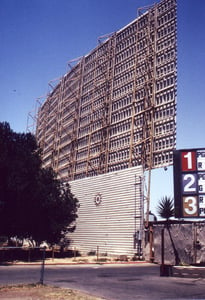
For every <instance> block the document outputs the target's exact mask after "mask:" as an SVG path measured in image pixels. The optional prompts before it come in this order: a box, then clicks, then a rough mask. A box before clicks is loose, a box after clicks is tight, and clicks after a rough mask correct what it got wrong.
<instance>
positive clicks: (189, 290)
mask: <svg viewBox="0 0 205 300" xmlns="http://www.w3.org/2000/svg"><path fill="white" fill-rule="evenodd" d="M44 275H45V276H44V283H45V284H49V285H55V286H60V287H66V288H73V289H78V290H81V291H85V292H88V293H90V294H93V295H96V296H100V297H104V298H105V299H108V300H134V299H152V300H155V299H156V300H158V299H195V300H196V299H205V279H190V278H174V277H160V276H159V266H157V265H153V264H133V265H120V264H119V265H81V266H79V265H78V266H66V265H64V266H46V267H45V274H44ZM39 279H40V266H0V285H3V284H11V283H36V282H38V281H39Z"/></svg>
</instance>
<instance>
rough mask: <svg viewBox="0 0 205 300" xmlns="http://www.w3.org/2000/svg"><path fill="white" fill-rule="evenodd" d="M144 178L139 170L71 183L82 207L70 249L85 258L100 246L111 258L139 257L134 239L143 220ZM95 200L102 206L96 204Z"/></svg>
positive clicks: (70, 235)
mask: <svg viewBox="0 0 205 300" xmlns="http://www.w3.org/2000/svg"><path fill="white" fill-rule="evenodd" d="M142 176H143V173H142V168H141V166H140V167H133V168H129V169H124V170H121V171H116V172H112V173H107V174H103V175H98V176H96V177H89V178H83V179H79V180H75V181H72V182H70V185H71V190H72V192H73V194H74V195H75V196H76V197H77V198H78V200H79V203H80V208H79V210H78V219H77V227H76V230H75V232H74V233H72V234H69V238H71V239H72V244H71V246H72V247H76V249H78V250H79V251H80V252H81V253H82V254H87V253H88V252H90V251H96V250H97V246H98V247H99V252H100V253H107V254H108V255H116V254H117V255H119V254H126V255H133V254H134V253H136V249H133V248H134V247H133V245H134V241H133V235H134V233H135V232H136V231H138V230H140V224H141V222H140V220H141V217H142V216H143V211H142V209H141V204H140V203H142V199H143V195H142V190H143V189H142V186H141V184H140V180H141V178H142ZM96 196H97V197H98V198H97V199H98V200H97V201H99V202H100V203H97V204H96V203H95V199H96ZM135 217H136V218H135Z"/></svg>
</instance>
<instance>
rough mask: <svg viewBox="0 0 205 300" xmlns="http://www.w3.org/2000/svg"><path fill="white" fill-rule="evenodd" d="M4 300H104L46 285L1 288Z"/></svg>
mask: <svg viewBox="0 0 205 300" xmlns="http://www.w3.org/2000/svg"><path fill="white" fill-rule="evenodd" d="M0 299H4V300H9V299H10V300H11V299H13V300H102V298H97V297H94V296H91V295H88V294H85V293H82V292H79V291H74V290H71V289H62V288H59V287H52V286H46V285H38V284H30V285H12V286H11V285H9V286H2V287H0Z"/></svg>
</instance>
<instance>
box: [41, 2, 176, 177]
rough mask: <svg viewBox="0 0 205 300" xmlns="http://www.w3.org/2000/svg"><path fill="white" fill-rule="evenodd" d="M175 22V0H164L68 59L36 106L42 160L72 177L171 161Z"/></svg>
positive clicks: (46, 164) (158, 165)
mask: <svg viewBox="0 0 205 300" xmlns="http://www.w3.org/2000/svg"><path fill="white" fill-rule="evenodd" d="M176 29H177V28H176V0H163V1H161V2H160V3H158V4H156V5H154V6H152V7H148V8H146V9H140V10H139V16H138V17H137V19H135V20H134V21H133V22H131V23H130V24H128V25H127V26H125V27H124V28H122V29H121V30H119V31H117V32H116V33H112V34H110V35H107V36H103V37H101V38H100V39H99V43H98V46H97V47H96V48H95V49H93V51H92V52H90V53H89V54H88V55H86V56H84V57H80V58H78V59H76V60H72V61H70V62H69V63H68V66H69V70H68V72H67V74H66V75H65V76H63V77H62V78H60V79H59V82H58V83H57V85H55V87H53V88H52V91H51V92H50V93H49V95H48V97H47V99H46V101H45V102H44V103H43V104H42V105H41V106H40V108H39V111H38V118H37V129H36V136H37V140H38V142H39V144H40V146H41V148H42V150H43V152H42V158H43V162H44V166H52V167H53V168H54V170H55V171H57V172H58V175H59V178H62V179H63V180H74V179H78V178H83V177H88V176H95V175H98V174H102V173H107V172H111V171H115V170H119V169H125V168H129V167H132V166H137V165H143V167H144V169H145V170H151V169H153V168H157V167H162V166H167V165H170V164H172V161H173V158H172V151H173V149H174V148H175V136H176V76H177V67H176V62H177V58H176Z"/></svg>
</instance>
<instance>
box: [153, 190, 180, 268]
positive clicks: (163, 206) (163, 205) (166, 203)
mask: <svg viewBox="0 0 205 300" xmlns="http://www.w3.org/2000/svg"><path fill="white" fill-rule="evenodd" d="M157 213H158V215H159V216H160V217H161V218H164V219H166V224H165V226H166V228H167V231H168V233H169V237H170V240H171V244H172V247H173V250H174V255H175V264H176V265H178V264H179V263H180V259H179V254H178V251H177V249H176V247H175V244H174V241H173V238H172V235H171V231H170V226H169V219H170V218H171V217H174V200H173V199H172V198H170V197H167V196H165V197H163V198H162V199H161V200H160V201H159V204H158V206H157Z"/></svg>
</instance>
